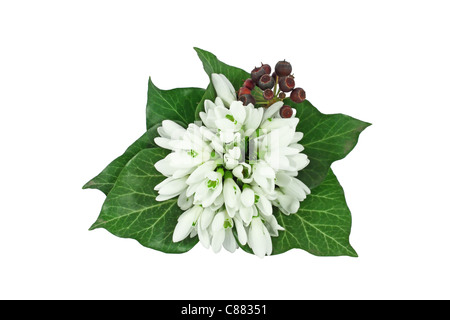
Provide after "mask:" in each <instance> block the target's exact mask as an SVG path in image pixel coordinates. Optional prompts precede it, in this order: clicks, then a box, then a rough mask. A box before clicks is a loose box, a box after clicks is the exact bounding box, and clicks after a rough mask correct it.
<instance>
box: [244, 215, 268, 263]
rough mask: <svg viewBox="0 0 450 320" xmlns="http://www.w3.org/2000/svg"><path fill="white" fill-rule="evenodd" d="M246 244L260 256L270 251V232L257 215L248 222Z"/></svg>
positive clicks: (262, 256)
mask: <svg viewBox="0 0 450 320" xmlns="http://www.w3.org/2000/svg"><path fill="white" fill-rule="evenodd" d="M248 244H249V246H250V247H251V248H252V250H253V253H254V254H255V255H256V256H258V257H260V258H264V256H265V255H266V254H267V255H270V254H271V253H272V239H270V234H269V232H268V230H267V228H266V227H265V226H264V224H263V222H262V221H261V218H259V217H256V218H253V219H252V222H251V223H250V227H249V231H248Z"/></svg>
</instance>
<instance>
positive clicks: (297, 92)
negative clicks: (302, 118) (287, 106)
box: [289, 88, 306, 103]
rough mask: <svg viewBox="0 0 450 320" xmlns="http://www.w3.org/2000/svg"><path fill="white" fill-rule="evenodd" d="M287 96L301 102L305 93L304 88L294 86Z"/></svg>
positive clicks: (304, 97)
mask: <svg viewBox="0 0 450 320" xmlns="http://www.w3.org/2000/svg"><path fill="white" fill-rule="evenodd" d="M289 97H290V98H291V100H292V101H294V102H297V103H301V102H303V101H305V99H306V93H305V90H303V89H302V88H295V89H294V90H292V92H291V95H290V96H289Z"/></svg>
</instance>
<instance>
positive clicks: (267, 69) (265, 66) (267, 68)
mask: <svg viewBox="0 0 450 320" xmlns="http://www.w3.org/2000/svg"><path fill="white" fill-rule="evenodd" d="M261 68H263V69H264V72H265V73H266V74H270V71H272V68H271V67H270V66H269V65H268V64H262V63H261Z"/></svg>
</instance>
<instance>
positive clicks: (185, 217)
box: [172, 206, 203, 242]
mask: <svg viewBox="0 0 450 320" xmlns="http://www.w3.org/2000/svg"><path fill="white" fill-rule="evenodd" d="M202 211H203V208H202V207H200V206H195V207H192V208H191V209H189V210H187V211H185V212H183V213H182V214H181V215H180V216H179V217H178V223H177V225H176V226H175V230H174V232H173V237H172V240H173V242H179V241H181V240H184V239H185V238H186V237H187V236H188V235H189V234H190V233H191V230H192V228H193V225H194V224H195V223H196V222H197V219H198V217H199V215H200V214H201V213H202Z"/></svg>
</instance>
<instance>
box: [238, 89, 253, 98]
mask: <svg viewBox="0 0 450 320" xmlns="http://www.w3.org/2000/svg"><path fill="white" fill-rule="evenodd" d="M243 94H252V91H251V90H250V89H249V88H247V87H240V88H239V91H238V97H240V96H242V95H243Z"/></svg>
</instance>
